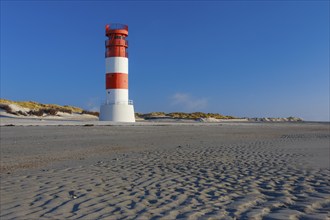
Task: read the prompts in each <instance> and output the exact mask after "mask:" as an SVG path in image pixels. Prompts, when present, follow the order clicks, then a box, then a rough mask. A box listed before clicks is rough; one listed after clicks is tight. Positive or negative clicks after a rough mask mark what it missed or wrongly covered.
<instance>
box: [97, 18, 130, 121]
mask: <svg viewBox="0 0 330 220" xmlns="http://www.w3.org/2000/svg"><path fill="white" fill-rule="evenodd" d="M105 35H106V36H107V37H108V39H107V40H106V41H105V47H106V52H105V70H106V75H105V87H106V101H105V103H104V104H102V105H101V108H100V121H114V122H135V115H134V107H133V102H132V101H131V100H129V99H128V52H127V48H128V41H127V40H126V38H127V36H128V26H127V25H123V24H107V25H106V26H105Z"/></svg>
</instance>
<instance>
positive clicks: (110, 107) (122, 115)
mask: <svg viewBox="0 0 330 220" xmlns="http://www.w3.org/2000/svg"><path fill="white" fill-rule="evenodd" d="M99 119H100V121H113V122H135V114H134V107H133V105H127V104H104V105H101V108H100V118H99Z"/></svg>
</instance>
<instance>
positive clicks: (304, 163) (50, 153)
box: [0, 123, 330, 219]
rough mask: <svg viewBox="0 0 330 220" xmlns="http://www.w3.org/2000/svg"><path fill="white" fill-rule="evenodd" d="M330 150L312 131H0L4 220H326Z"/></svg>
mask: <svg viewBox="0 0 330 220" xmlns="http://www.w3.org/2000/svg"><path fill="white" fill-rule="evenodd" d="M329 142H330V134H329V124H316V123H314V124H313V123H301V124H263V123H255V124H251V123H247V124H235V123H233V124H222V125H213V126H209V125H200V124H199V125H198V126H197V125H196V126H195V125H194V124H190V125H173V124H169V125H168V126H92V127H83V126H60V127H58V126H46V127H38V126H37V127H1V168H2V169H1V171H2V172H1V176H0V177H1V215H0V217H1V219H33V218H34V219H43V218H45V219H46V218H49V219H54V218H56V219H68V218H69V219H70V218H71V219H132V218H137V219H233V218H240V219H262V218H265V219H295V218H297V219H327V218H328V219H329V218H330V212H329V210H330V185H329V182H330V168H329V163H330V160H329V155H330V154H329ZM26 164H29V165H28V166H27V165H26Z"/></svg>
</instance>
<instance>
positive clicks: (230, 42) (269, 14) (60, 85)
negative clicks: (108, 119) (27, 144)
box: [1, 1, 329, 121]
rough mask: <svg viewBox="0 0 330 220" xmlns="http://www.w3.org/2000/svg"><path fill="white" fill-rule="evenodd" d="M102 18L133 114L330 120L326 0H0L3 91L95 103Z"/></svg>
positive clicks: (16, 96)
mask: <svg viewBox="0 0 330 220" xmlns="http://www.w3.org/2000/svg"><path fill="white" fill-rule="evenodd" d="M106 23H124V24H127V25H128V26H129V38H128V39H129V87H130V99H132V100H134V103H135V110H136V111H137V112H151V111H165V112H173V111H186V112H193V111H204V112H218V113H222V114H225V115H234V116H241V117H265V116H270V117H287V116H298V117H302V118H304V119H306V120H326V121H329V1H265V2H263V1H179V2H174V1H161V2H152V1H138V2H135V1H126V2H122V1H118V2H116V1H113V2H106V1H68V2H65V1H46V2H43V1H1V98H6V99H12V100H33V101H38V102H42V103H56V104H61V105H66V104H67V105H75V106H80V107H83V108H85V109H95V108H97V107H99V105H100V103H101V102H102V101H103V100H104V99H105V82H104V80H105V76H104V75H105V62H104V40H105V36H104V26H105V24H106Z"/></svg>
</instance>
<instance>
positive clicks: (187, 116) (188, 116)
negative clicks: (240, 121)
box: [136, 112, 236, 119]
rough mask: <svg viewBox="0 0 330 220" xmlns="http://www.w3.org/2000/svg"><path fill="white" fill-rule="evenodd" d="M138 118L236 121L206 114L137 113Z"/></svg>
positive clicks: (213, 114) (232, 117)
mask: <svg viewBox="0 0 330 220" xmlns="http://www.w3.org/2000/svg"><path fill="white" fill-rule="evenodd" d="M136 116H137V117H140V118H146V119H147V118H157V117H158V118H161V117H169V118H180V119H199V118H215V119H235V118H236V117H234V116H225V115H221V114H219V113H204V112H192V113H185V112H171V113H165V112H150V113H147V114H141V113H136Z"/></svg>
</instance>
